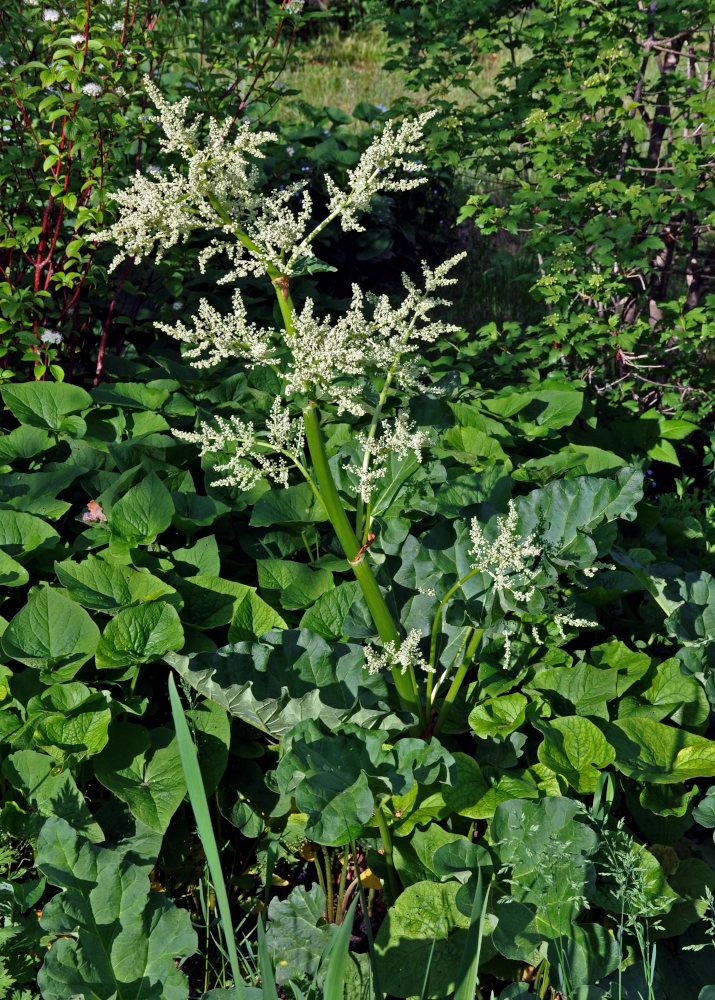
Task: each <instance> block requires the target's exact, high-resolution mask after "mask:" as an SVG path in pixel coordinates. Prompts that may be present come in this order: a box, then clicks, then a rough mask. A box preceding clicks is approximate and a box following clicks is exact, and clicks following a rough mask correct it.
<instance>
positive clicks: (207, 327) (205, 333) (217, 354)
mask: <svg viewBox="0 0 715 1000" xmlns="http://www.w3.org/2000/svg"><path fill="white" fill-rule="evenodd" d="M174 306H175V307H176V303H174ZM232 306H233V312H231V313H229V314H228V315H225V316H224V315H222V314H221V313H219V312H218V311H217V310H216V309H214V308H213V307H212V306H210V305H209V303H208V302H207V301H206V299H201V301H200V302H199V312H198V316H194V317H193V324H194V327H193V329H189V328H188V327H187V326H185V325H184V324H183V323H181V322H179V323H176V324H174V325H173V326H170V325H168V324H167V323H157V324H156V325H157V327H158V328H159V329H160V330H163V331H164V333H168V334H169V335H170V336H171V337H176V339H177V340H180V341H181V342H182V343H184V344H190V345H191V348H190V349H189V350H187V351H185V353H184V357H186V358H190V359H191V360H192V362H193V365H194V367H195V368H211V367H212V366H213V365H217V364H218V363H219V362H220V361H224V360H225V359H226V358H243V359H244V360H245V361H246V363H247V366H248V367H249V368H254V367H255V366H256V365H267V364H273V363H274V362H275V361H276V358H275V356H274V354H273V351H272V344H271V341H272V339H273V336H274V334H273V333H272V331H271V330H266V329H263V328H261V327H258V326H256V324H255V323H249V322H248V321H247V319H246V307H245V306H244V304H243V299H242V298H241V294H240V292H239V291H238V290H236V291H235V292H234V295H233V300H232ZM179 308H181V305H179Z"/></svg>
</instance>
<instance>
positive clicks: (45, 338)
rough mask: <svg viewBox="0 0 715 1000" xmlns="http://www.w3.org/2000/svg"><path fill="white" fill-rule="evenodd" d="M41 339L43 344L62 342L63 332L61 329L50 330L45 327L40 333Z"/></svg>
mask: <svg viewBox="0 0 715 1000" xmlns="http://www.w3.org/2000/svg"><path fill="white" fill-rule="evenodd" d="M40 340H41V341H42V343H43V344H61V343H62V334H61V333H60V331H59V330H48V329H47V328H45V329H44V330H43V331H42V333H41V334H40Z"/></svg>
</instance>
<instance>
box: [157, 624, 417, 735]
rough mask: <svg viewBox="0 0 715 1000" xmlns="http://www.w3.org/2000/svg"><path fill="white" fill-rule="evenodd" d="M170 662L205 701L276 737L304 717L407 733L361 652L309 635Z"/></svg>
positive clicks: (281, 636)
mask: <svg viewBox="0 0 715 1000" xmlns="http://www.w3.org/2000/svg"><path fill="white" fill-rule="evenodd" d="M165 659H166V660H167V662H169V663H171V665H172V666H173V667H174V668H175V669H176V670H177V672H178V673H179V674H180V675H181V677H183V679H184V680H185V681H188V683H189V684H191V686H192V687H194V688H196V690H197V691H199V692H200V693H201V694H202V695H204V697H206V698H210V699H211V700H212V701H215V702H218V704H219V705H222V706H223V707H224V708H225V709H226V710H227V711H229V712H230V713H231V714H232V715H236V716H238V717H239V718H240V719H243V721H244V722H247V723H249V725H251V726H256V727H257V728H258V729H262V730H263V731H264V732H267V733H270V735H271V736H274V737H276V738H280V737H282V736H284V735H285V734H286V733H288V732H289V731H290V730H291V729H292V728H293V726H295V725H296V724H297V723H298V722H301V721H302V720H304V719H321V720H322V721H323V722H324V723H325V724H326V725H328V726H335V725H337V724H338V723H339V722H340V721H341V720H343V719H347V718H350V719H351V720H353V721H356V722H361V723H362V724H363V725H365V726H366V727H369V728H373V727H375V726H379V725H384V724H386V722H387V721H388V720H389V722H390V724H393V723H397V725H398V726H399V727H400V728H402V725H401V723H399V722H398V721H397V720H396V719H395V718H394V717H393V718H391V719H390V718H389V712H388V709H387V708H386V706H385V705H384V702H385V701H386V699H387V686H386V683H385V680H384V678H382V677H380V676H379V675H374V676H373V677H370V676H368V675H367V674H366V672H365V669H364V653H363V651H362V648H361V647H360V646H356V645H346V644H329V643H327V642H326V641H325V640H324V639H322V638H321V637H320V636H319V635H315V633H312V632H309V631H307V630H306V629H300V630H295V629H290V630H285V631H274V632H269V633H267V634H266V635H265V636H263V637H262V639H261V641H260V642H238V643H235V644H233V645H230V646H224V647H223V648H222V649H219V650H216V652H210V653H196V654H193V655H192V656H190V657H186V656H177V655H176V654H169V655H168V656H167V657H165Z"/></svg>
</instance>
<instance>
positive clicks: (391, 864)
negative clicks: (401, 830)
mask: <svg viewBox="0 0 715 1000" xmlns="http://www.w3.org/2000/svg"><path fill="white" fill-rule="evenodd" d="M375 822H376V823H377V826H378V829H379V831H380V837H381V838H382V846H383V848H384V849H385V863H386V864H387V883H388V885H389V886H390V892H391V893H392V896H393V899H397V897H398V896H399V895H400V880H399V879H398V877H397V872H396V871H395V859H394V855H393V853H392V837H391V835H390V830H389V828H388V826H387V820H386V819H385V813H384V812H383V811H382V806H378V807H377V809H376V810H375Z"/></svg>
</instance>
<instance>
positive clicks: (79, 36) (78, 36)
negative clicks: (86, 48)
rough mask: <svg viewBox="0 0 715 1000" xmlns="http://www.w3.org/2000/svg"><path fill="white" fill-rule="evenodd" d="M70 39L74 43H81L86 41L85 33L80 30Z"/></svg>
mask: <svg viewBox="0 0 715 1000" xmlns="http://www.w3.org/2000/svg"><path fill="white" fill-rule="evenodd" d="M70 41H71V42H72V44H73V45H81V44H83V43H84V35H82V34H80V32H77V33H76V34H74V35H70Z"/></svg>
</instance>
